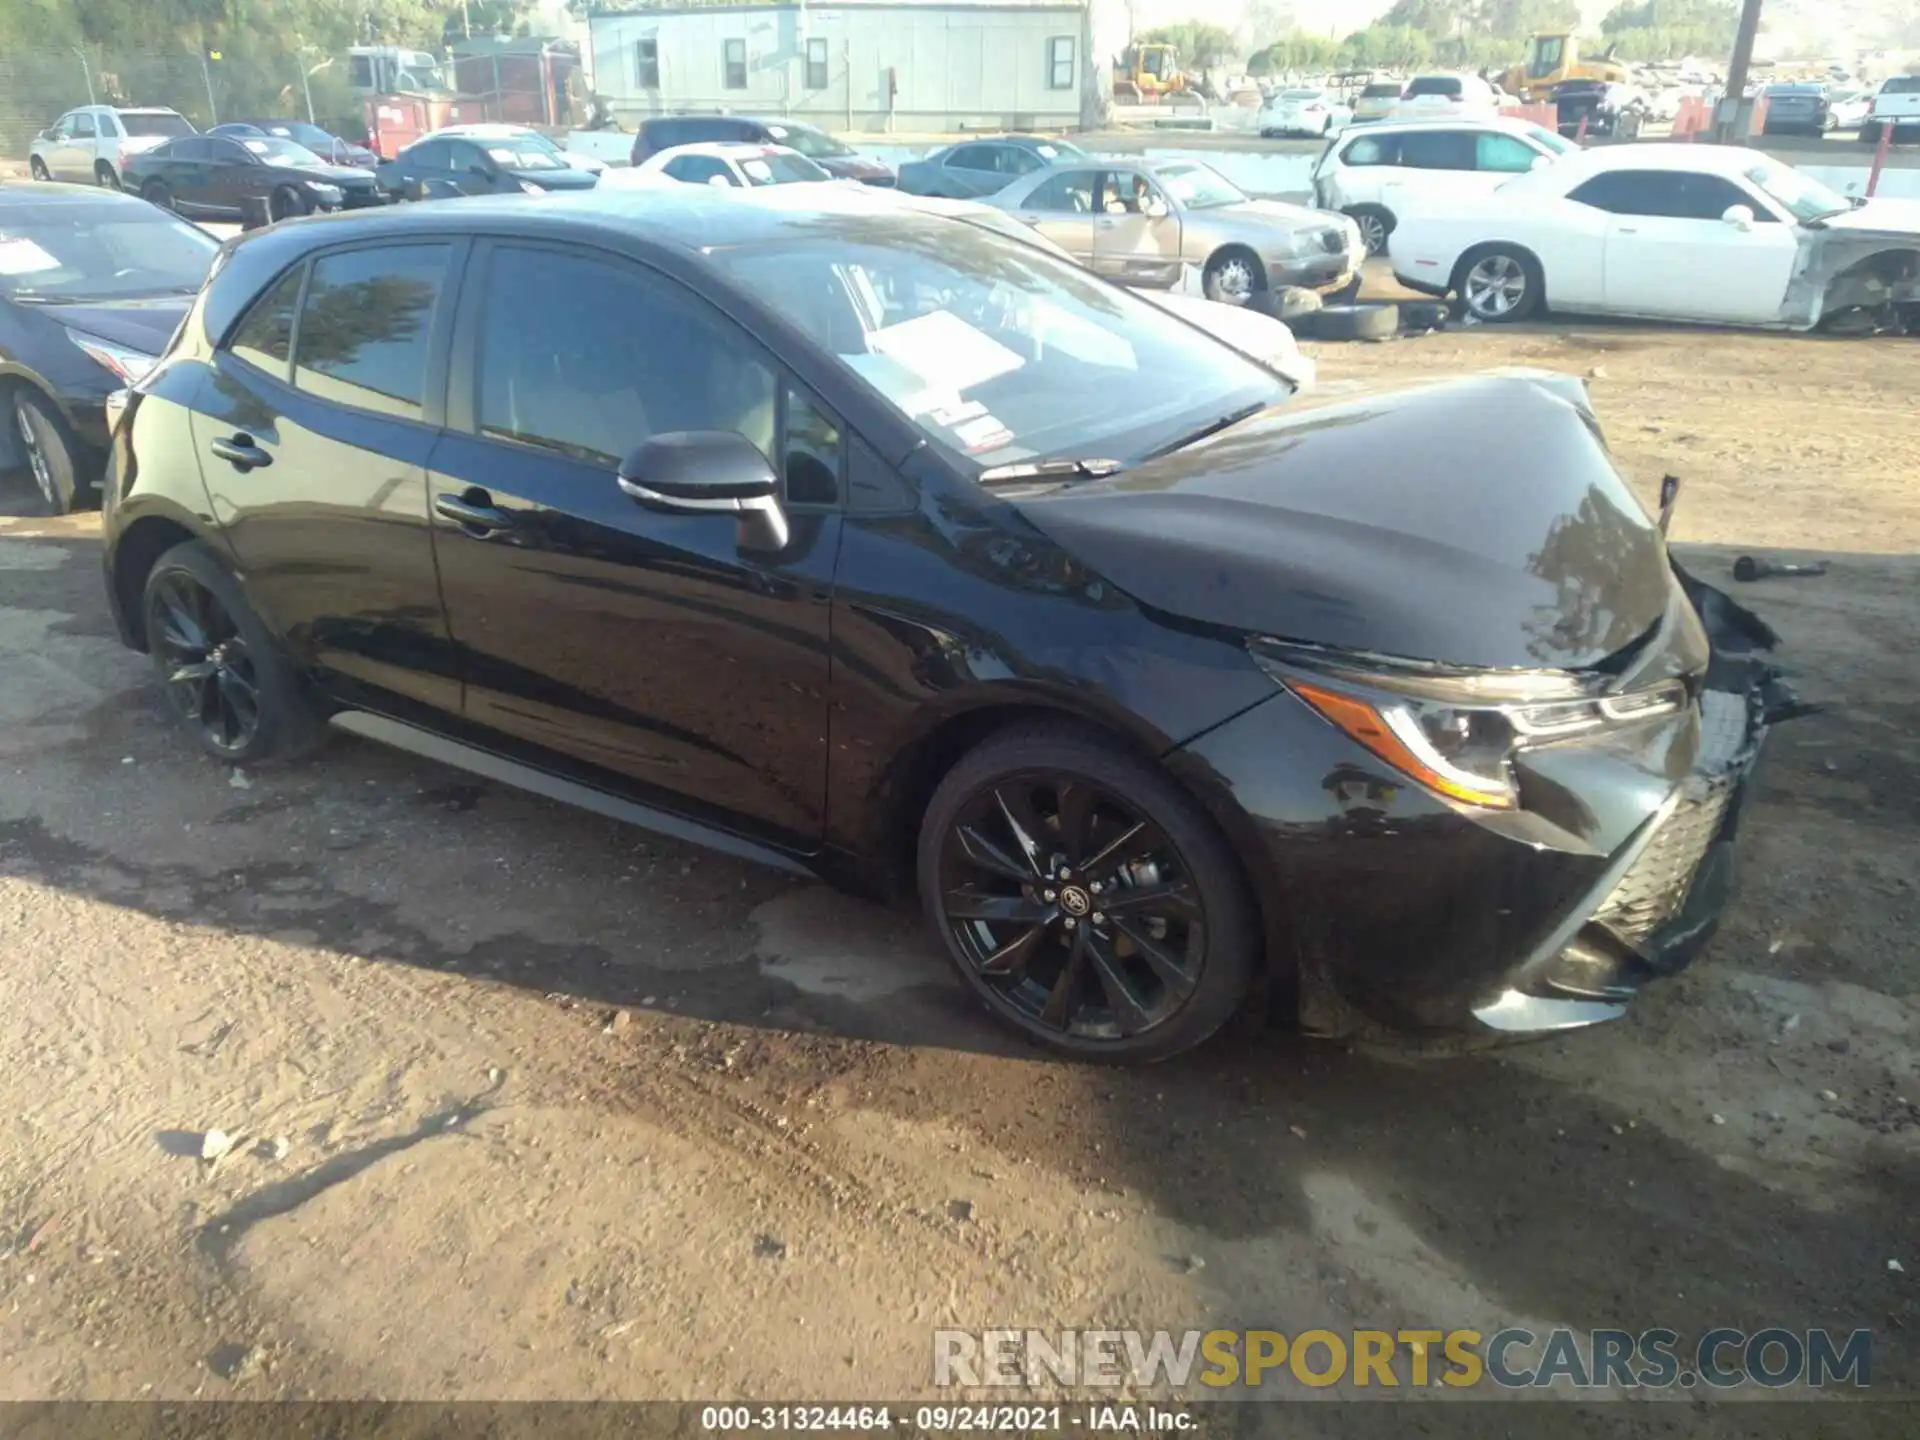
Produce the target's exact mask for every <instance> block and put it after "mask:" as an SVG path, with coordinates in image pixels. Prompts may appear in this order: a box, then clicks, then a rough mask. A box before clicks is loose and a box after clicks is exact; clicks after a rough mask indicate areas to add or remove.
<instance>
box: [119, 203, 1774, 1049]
mask: <svg viewBox="0 0 1920 1440" xmlns="http://www.w3.org/2000/svg"><path fill="white" fill-rule="evenodd" d="M818 188H819V189H820V190H821V192H822V194H821V195H820V196H819V199H818V203H817V205H813V206H797V205H795V204H793V203H791V202H789V203H786V204H783V205H779V206H770V205H763V204H757V203H755V202H754V201H753V199H752V198H751V197H741V196H734V195H718V194H711V193H709V192H707V191H706V190H704V189H701V188H696V187H684V188H680V189H672V190H648V191H631V192H617V191H616V192H600V193H597V194H593V195H585V196H579V197H568V198H564V199H542V200H533V199H501V200H475V201H473V202H471V203H468V204H463V205H456V206H407V207H401V208H399V209H397V210H393V211H386V212H368V213H365V214H361V215H346V216H338V217H330V218H324V219H317V220H312V221H308V222H304V223H301V224H298V225H288V226H278V227H275V228H273V229H270V230H266V231H263V232H260V233H259V234H257V235H255V236H252V237H250V238H246V239H243V240H241V241H239V242H237V243H235V244H234V245H233V246H232V247H231V248H230V249H229V251H228V252H227V253H226V254H225V255H224V256H223V258H222V260H221V261H220V262H219V263H218V264H217V266H216V268H215V271H214V274H213V277H212V279H211V280H210V282H209V284H208V286H207V288H206V290H205V291H204V292H203V294H202V296H201V298H200V300H199V302H198V304H197V306H196V308H195V310H194V311H193V313H192V314H191V315H190V316H189V317H188V320H187V322H186V323H185V324H184V325H183V326H182V327H181V331H180V334H179V335H178V337H177V339H176V341H175V343H174V346H173V348H172V349H171V351H170V352H169V353H168V354H167V355H166V356H165V357H164V358H163V360H162V361H161V363H160V364H159V365H158V366H156V367H155V369H154V370H153V372H152V373H151V374H149V375H148V376H147V377H146V378H145V379H144V380H142V381H141V383H140V384H139V385H138V386H137V387H135V393H134V395H133V396H132V398H131V401H130V405H129V409H128V413H127V414H126V416H125V417H124V419H123V421H122V423H121V424H120V425H119V427H118V429H117V432H116V445H115V457H114V470H113V473H112V476H111V478H110V484H109V487H108V488H109V491H110V493H109V496H108V502H107V503H108V514H107V520H106V536H107V544H106V551H105V563H106V580H107V587H108V593H109V595H110V596H111V598H112V604H113V608H114V611H115V613H116V614H117V616H118V619H119V624H120V626H121V630H122V633H123V635H124V636H125V638H126V640H127V642H128V643H129V644H130V645H133V646H136V647H138V648H141V649H144V650H147V651H149V652H151V654H152V655H153V657H154V660H155V663H156V667H157V671H158V677H159V682H160V684H161V685H162V686H163V687H164V689H165V692H166V695H167V696H168V697H169V699H170V700H171V702H172V706H173V708H174V709H175V710H176V711H177V712H178V714H179V716H180V717H181V719H182V720H183V721H184V722H185V723H186V724H187V726H189V727H190V729H191V731H192V733H193V734H194V735H195V737H196V738H197V740H198V742H199V743H200V744H201V746H203V747H204V748H205V749H206V751H207V752H208V753H210V754H211V755H213V756H215V757H216V758H219V759H222V760H229V761H236V762H237V761H249V762H250V761H256V760H261V759H265V758H268V757H270V756H275V755H285V754H290V753H294V752H297V751H300V750H303V749H305V748H306V747H308V746H309V745H310V744H311V743H312V742H313V741H314V740H315V739H316V738H317V737H318V736H319V735H320V734H321V733H322V731H323V730H324V729H325V728H326V727H328V726H331V727H333V728H337V729H340V730H345V731H348V732H351V733H354V734H358V735H362V736H367V737H371V738H374V739H377V740H381V741H385V742H387V743H390V744H393V745H397V746H400V747H402V748H405V749H408V750H411V751H414V752H416V753H419V754H422V755H426V756H431V757H434V758H436V759H439V760H444V761H446V762H448V763H451V764H454V765H458V766H464V767H466V768H468V769H470V770H473V771H476V772H478V773H480V774H483V775H487V776H491V777H493V778H496V779H498V780H502V781H506V782H509V783H513V784H518V785H523V786H526V787H527V788H529V789H532V790H535V791H539V792H541V793H544V794H547V795H551V796H557V797H561V798H564V799H567V800H570V801H573V802H575V803H577V804H580V805H582V806H585V807H587V808H589V809H593V810H597V811H600V812H602V813H605V814H610V815H615V816H620V817H624V818H627V819H631V820H633V821H635V822H637V823H640V824H643V825H649V826H652V827H654V828H656V829H660V830H664V831H667V832H669V833H671V834H676V835H680V836H685V837H691V838H694V839H698V840H701V841H703V842H705V843H708V844H711V845H713V846H715V847H717V848H720V849H724V850H727V851H731V852H733V853H735V854H738V855H745V856H750V857H753V858H755V859H758V860H761V861H763V862H765V863H768V864H771V865H776V866H781V867H784V868H788V869H803V870H809V871H814V872H817V873H821V874H824V875H827V876H829V877H831V878H835V879H838V880H841V881H843V882H848V883H852V884H855V885H859V886H862V887H864V888H867V889H869V890H881V891H888V890H891V891H895V892H896V893H898V892H907V891H914V890H917V892H918V894H919V897H920V900H921V902H922V903H923V904H924V906H925V908H926V912H927V915H928V917H929V919H930V920H931V922H932V925H933V927H934V929H935V931H936V932H937V933H938V935H939V937H940V939H941V941H942V942H943V944H944V945H945V948H946V951H947V953H948V954H949V956H950V957H951V958H952V960H953V963H954V965H955V967H956V968H957V970H958V971H959V973H960V975H961V976H962V977H963V979H964V981H965V983H966V984H967V985H968V986H970V987H971V988H972V990H973V991H974V992H975V994H976V995H977V996H978V997H979V998H980V999H981V1000H983V1001H984V1002H985V1003H986V1004H987V1005H988V1006H989V1007H990V1008H991V1009H992V1010H993V1011H994V1012H996V1013H997V1014H999V1015H1000V1016H1001V1017H1003V1018H1004V1019H1005V1020H1007V1021H1009V1022H1011V1023H1012V1024H1014V1025H1016V1026H1018V1027H1020V1028H1021V1029H1022V1030H1024V1031H1025V1032H1027V1033H1028V1034H1029V1035H1030V1036H1033V1037H1035V1038H1036V1039H1039V1040H1041V1041H1043V1042H1046V1043H1048V1044H1051V1045H1053V1046H1055V1047H1057V1048H1059V1049H1061V1050H1063V1051H1067V1052H1069V1053H1072V1054H1075V1055H1080V1056H1087V1057H1094V1058H1107V1059H1134V1060H1146V1059H1154V1058H1159V1057H1164V1056H1168V1055H1171V1054H1174V1053H1176V1052H1178V1051H1181V1050H1183V1049H1185V1048H1187V1047H1189V1046H1192V1045H1194V1044H1197V1043H1198V1042H1200V1041H1202V1040H1204V1039H1206V1038H1207V1037H1208V1036H1209V1035H1211V1034H1212V1033H1213V1032H1214V1031H1215V1030H1217V1029H1218V1028H1219V1027H1220V1026H1221V1024H1222V1023H1223V1022H1224V1021H1226V1020H1227V1019H1228V1017H1229V1016H1230V1015H1232V1014H1233V1013H1234V1012H1235V1011H1236V1009H1238V1008H1239V1007H1241V1006H1243V1005H1244V1004H1247V1003H1249V1002H1250V998H1251V997H1257V996H1265V997H1269V998H1271V997H1284V998H1285V999H1287V1000H1288V1001H1290V1002H1291V1004H1292V1005H1293V1006H1294V1008H1295V1010H1296V1012H1297V1015H1298V1017H1299V1019H1300V1020H1301V1022H1302V1023H1303V1024H1304V1025H1306V1026H1307V1027H1308V1028H1309V1029H1312V1030H1315V1031H1318V1032H1322V1033H1342V1032H1345V1033H1353V1032H1355V1031H1360V1030H1372V1029H1374V1028H1376V1027H1382V1028H1400V1029H1412V1030H1416V1031H1424V1030H1436V1029H1446V1028H1455V1027H1468V1028H1479V1029H1489V1028H1490V1029H1494V1030H1502V1031H1509V1032H1513V1031H1540V1030H1550V1029H1559V1028H1565V1027H1569V1026H1575V1025H1580V1024H1585V1023H1588V1022H1591V1021H1595V1020H1600V1019H1605V1018H1609V1017H1611V1016H1614V1015H1616V1014H1618V1013H1620V1011H1621V1010H1622V1008H1623V1006H1624V1003H1625V1001H1626V1000H1627V999H1628V997H1629V996H1630V995H1631V994H1632V993H1633V991H1634V990H1635V989H1636V988H1637V987H1639V986H1640V984H1641V983H1642V982H1643V981H1644V980H1645V979H1647V978H1648V977H1650V976H1653V975H1656V974H1659V973H1661V972H1664V971H1669V970H1672V969H1674V968H1675V967H1677V966H1678V965H1680V964H1682V963H1684V962H1685V961H1686V960H1687V959H1689V958H1691V956H1692V955H1693V953H1694V952H1695V951H1696V950H1697V949H1698V948H1699V946H1700V945H1701V943H1702V942H1703V941H1704V940H1705V938H1706V936H1707V935H1708V933H1709V932H1710V931H1711V930H1712V928H1713V926H1714V922H1715V919H1716V917H1717V915H1718V913H1719V911H1720V909H1721V907H1722V905H1723V903H1724V901H1725V898H1726V895H1727V887H1728V877H1729V874H1730V856H1731V850H1732V843H1731V842H1732V837H1733V831H1734V827H1735V825H1736V823H1737V820H1738V817H1739V814H1740V811H1741V808H1742V801H1743V798H1744V797H1745V795H1746V793H1747V785H1748V777H1749V773H1750V770H1751V767H1752V765H1753V763H1754V759H1755V756H1756V754H1757V752H1758V749H1759V746H1760V743H1761V739H1762V736H1763V735H1764V733H1765V731H1766V728H1767V725H1768V723H1769V721H1770V720H1771V719H1773V718H1777V717H1778V716H1779V714H1780V713H1781V712H1782V711H1783V710H1784V709H1785V708H1787V707H1788V706H1789V705H1790V704H1791V703H1792V702H1790V700H1789V699H1788V697H1787V695H1786V692H1785V690H1784V687H1783V685H1782V682H1781V681H1780V679H1779V676H1778V674H1777V672H1776V671H1775V670H1774V668H1773V667H1772V666H1771V665H1770V664H1769V663H1768V661H1767V659H1766V658H1765V653H1766V651H1767V650H1768V649H1769V648H1770V646H1771V644H1772V639H1773V637H1772V636H1771V634H1770V633H1769V632H1768V631H1767V629H1766V627H1765V626H1764V625H1763V624H1761V623H1760V622H1759V621H1758V620H1756V619H1755V618H1754V617H1752V616H1751V615H1748V614H1747V613H1746V612H1744V611H1742V610H1740V609H1739V608H1738V607H1736V606H1734V605H1733V604H1732V602H1730V601H1728V600H1727V599H1726V597H1724V596H1722V595H1720V594H1719V593H1718V592H1716V591H1712V590H1709V589H1707V588H1706V587H1704V586H1701V585H1699V584H1697V583H1696V582H1694V581H1693V580H1691V579H1690V578H1689V577H1688V576H1687V575H1685V574H1684V573H1683V572H1682V571H1680V570H1679V569H1678V568H1677V567H1676V566H1675V565H1674V564H1673V563H1672V562H1671V561H1670V559H1669V557H1668V554H1667V549H1666V545H1665V543H1664V540H1663V532H1662V529H1661V527H1660V526H1659V525H1657V524H1656V523H1655V522H1654V521H1653V520H1651V519H1650V518H1649V517H1648V515H1647V513H1646V512H1645V511H1644V510H1643V509H1642V507H1641V506H1640V505H1639V504H1638V503H1637V502H1636V500H1635V499H1634V497H1633V495H1632V494H1631V493H1630V491H1629V490H1628V488H1627V486H1626V485H1625V484H1624V483H1623V482H1622V480H1621V478H1620V476H1619V475H1618V474H1617V472H1616V471H1615V469H1614V467H1613V465H1612V464H1611V463H1610V461H1609V459H1608V454H1607V449H1606V446H1605V444H1604V442H1603V440H1602V437H1601V432H1600V428H1599V426H1598V424H1597V423H1596V421H1595V418H1594V415H1593V412H1592V410H1591V409H1590V408H1589V406H1588V403H1587V400H1586V396H1585V393H1584V391H1583V389H1582V387H1581V386H1580V385H1579V384H1578V383H1577V382H1573V381H1570V380H1566V379H1562V378H1560V377H1555V376H1550V375H1540V374H1507V375H1497V376H1483V377H1479V378H1471V379H1465V380H1461V381H1458V382H1455V383H1450V384H1436V385H1428V386H1425V387H1422V388H1416V389H1411V390H1406V391H1403V392H1401V393H1398V394H1380V395H1357V396H1343V397H1340V398H1338V399H1336V400H1334V401H1332V402H1330V403H1312V404H1309V403H1307V402H1305V401H1304V400H1296V399H1295V398H1294V397H1293V396H1291V395H1290V394H1289V391H1288V388H1287V386H1286V384H1285V382H1283V381H1282V380H1280V379H1278V378H1277V377H1276V376H1274V375H1273V374H1271V373H1269V372H1267V371H1265V370H1262V369H1260V368H1258V367H1257V366H1255V365H1254V364H1253V363H1251V362H1250V361H1247V360H1245V359H1243V358H1241V357H1240V356H1239V355H1237V354H1236V353H1235V352H1233V351H1231V350H1228V349H1226V348H1225V347H1223V346H1221V345H1220V344H1218V343H1216V342H1214V341H1213V340H1211V339H1209V338H1208V337H1207V336H1205V335H1203V334H1201V333H1200V332H1199V331H1197V330H1195V329H1192V328H1190V327H1188V326H1187V325H1186V324H1185V323H1183V322H1182V321H1180V320H1178V319H1176V318H1174V317H1172V316H1171V315H1169V314H1166V313H1164V312H1162V311H1161V310H1159V309H1158V308H1156V307H1154V306H1151V305H1149V304H1147V303H1145V302H1143V301H1141V300H1139V299H1136V298H1135V297H1133V296H1131V295H1129V294H1128V293H1127V292H1125V291H1123V290H1120V289H1116V288H1114V287H1112V286H1110V285H1108V284H1106V283H1105V282H1103V281H1100V280H1098V279H1096V278H1094V277H1092V276H1090V275H1088V274H1087V273H1086V272H1084V271H1082V270H1079V269H1077V268H1076V267H1074V266H1073V265H1071V264H1069V263H1067V262H1064V261H1061V260H1058V259H1056V258H1055V257H1053V256H1050V255H1048V254H1045V253H1042V252H1041V251H1039V250H1038V249H1036V248H1034V247H1031V246H1028V245H1025V244H1023V243H1022V242H1020V241H1019V240H1018V239H1012V238H1008V237H1005V236H1002V235H999V234H996V233H993V232H990V231H985V230H981V229H979V228H977V227H973V226H969V225H965V224H960V223H955V222H954V221H952V220H949V219H945V218H941V217H935V216H929V215H922V214H918V213H910V212H902V213H898V214H888V215H885V216H881V215H876V214H875V213H873V210H872V207H871V205H856V204H853V203H851V202H849V201H848V200H846V199H844V198H841V197H838V196H837V194H836V192H833V191H832V189H831V187H827V186H821V187H818ZM855 198H858V197H855Z"/></svg>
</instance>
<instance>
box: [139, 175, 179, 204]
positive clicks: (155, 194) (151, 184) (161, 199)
mask: <svg viewBox="0 0 1920 1440" xmlns="http://www.w3.org/2000/svg"><path fill="white" fill-rule="evenodd" d="M140 197H141V198H142V199H143V200H145V201H146V202H147V203H148V204H149V205H157V206H159V207H160V208H161V209H162V210H171V209H173V192H172V191H171V190H169V189H167V186H166V182H165V181H162V180H149V181H148V182H147V183H146V184H145V185H143V186H141V187H140Z"/></svg>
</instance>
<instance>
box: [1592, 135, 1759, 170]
mask: <svg viewBox="0 0 1920 1440" xmlns="http://www.w3.org/2000/svg"><path fill="white" fill-rule="evenodd" d="M1767 158H1769V157H1768V156H1767V154H1766V152H1764V151H1761V150H1754V149H1750V148H1749V147H1747V146H1745V145H1686V144H1680V143H1675V142H1667V143H1664V144H1662V143H1654V144H1647V145H1608V146H1602V147H1600V148H1598V149H1593V150H1580V151H1577V152H1575V153H1574V154H1571V155H1568V156H1567V157H1566V158H1565V159H1563V160H1562V161H1560V165H1561V166H1577V167H1580V168H1582V169H1586V170H1591V171H1602V170H1705V171H1708V172H1709V173H1712V174H1717V175H1738V174H1740V173H1741V172H1742V171H1744V170H1745V169H1746V168H1747V167H1748V166H1750V165H1752V164H1754V163H1755V162H1756V161H1760V160H1765V159H1767ZM1555 169H1556V171H1557V170H1558V169H1559V166H1556V167H1555Z"/></svg>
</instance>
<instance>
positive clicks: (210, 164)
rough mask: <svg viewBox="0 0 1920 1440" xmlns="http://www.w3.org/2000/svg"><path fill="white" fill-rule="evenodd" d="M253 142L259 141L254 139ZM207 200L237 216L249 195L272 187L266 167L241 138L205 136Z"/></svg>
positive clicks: (259, 193) (266, 190) (243, 212)
mask: <svg viewBox="0 0 1920 1440" xmlns="http://www.w3.org/2000/svg"><path fill="white" fill-rule="evenodd" d="M254 143H255V144H256V145H258V144H261V143H263V142H261V141H258V140H256V141H255V142H254ZM206 145H207V171H206V194H207V204H208V206H209V207H211V208H212V209H214V210H216V211H217V212H218V213H220V214H222V215H231V216H234V217H236V218H237V217H239V216H241V215H243V214H245V202H246V200H247V198H248V197H249V196H253V195H259V196H266V195H269V194H271V193H272V191H273V188H274V187H273V181H272V178H271V177H270V176H269V175H268V174H267V170H266V167H265V166H263V165H262V164H261V163H260V162H259V159H258V158H257V157H256V156H255V155H254V154H253V152H252V151H251V150H249V149H248V148H247V145H246V142H245V141H243V140H231V139H228V138H227V137H226V136H224V135H211V136H208V137H207V140H206Z"/></svg>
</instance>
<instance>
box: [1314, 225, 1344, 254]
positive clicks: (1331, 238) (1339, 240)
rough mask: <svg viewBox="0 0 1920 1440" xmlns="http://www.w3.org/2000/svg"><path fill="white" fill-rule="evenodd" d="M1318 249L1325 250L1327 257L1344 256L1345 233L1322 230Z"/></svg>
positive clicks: (1342, 231)
mask: <svg viewBox="0 0 1920 1440" xmlns="http://www.w3.org/2000/svg"><path fill="white" fill-rule="evenodd" d="M1320 248H1321V249H1323V250H1325V251H1326V252H1327V253H1328V254H1329V255H1344V254H1346V253H1347V232H1346V231H1345V230H1322V231H1321V232H1320Z"/></svg>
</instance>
